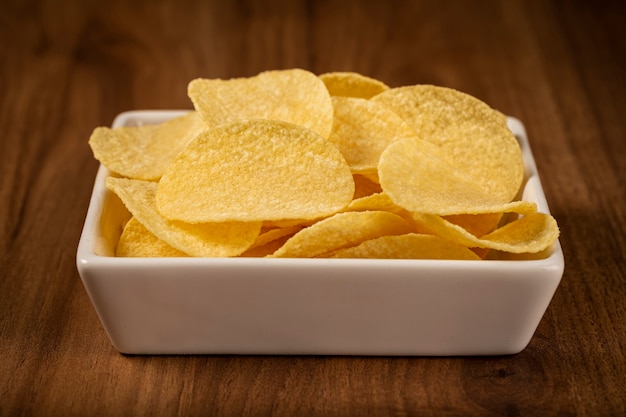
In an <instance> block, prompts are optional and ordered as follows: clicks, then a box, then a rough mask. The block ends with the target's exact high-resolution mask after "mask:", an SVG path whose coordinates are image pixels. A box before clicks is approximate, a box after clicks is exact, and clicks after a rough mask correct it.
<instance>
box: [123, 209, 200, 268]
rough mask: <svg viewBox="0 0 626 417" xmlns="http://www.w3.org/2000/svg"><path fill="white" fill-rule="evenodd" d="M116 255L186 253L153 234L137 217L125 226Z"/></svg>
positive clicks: (144, 256) (149, 256)
mask: <svg viewBox="0 0 626 417" xmlns="http://www.w3.org/2000/svg"><path fill="white" fill-rule="evenodd" d="M115 256H118V257H134V258H169V257H186V256H188V255H187V254H186V253H184V252H181V251H179V250H178V249H174V248H173V247H171V246H170V245H168V244H167V243H165V242H163V241H162V240H161V239H159V238H158V237H156V236H155V235H153V234H152V233H150V232H149V231H148V229H146V228H145V227H144V226H143V225H142V224H141V223H139V222H138V221H137V219H136V218H134V217H131V219H130V220H129V221H128V222H127V223H126V225H125V226H124V230H123V231H122V235H121V236H120V239H119V241H118V242H117V248H116V249H115Z"/></svg>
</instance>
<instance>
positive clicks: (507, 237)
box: [414, 212, 559, 253]
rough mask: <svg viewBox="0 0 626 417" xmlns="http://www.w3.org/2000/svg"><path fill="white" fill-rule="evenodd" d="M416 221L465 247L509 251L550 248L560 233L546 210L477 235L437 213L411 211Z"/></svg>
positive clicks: (537, 250) (527, 251)
mask: <svg viewBox="0 0 626 417" xmlns="http://www.w3.org/2000/svg"><path fill="white" fill-rule="evenodd" d="M414 217H415V219H416V221H417V222H418V223H419V224H420V225H422V227H424V228H425V229H427V230H430V231H431V232H432V233H433V234H436V235H438V236H441V237H443V238H445V239H448V240H451V241H454V242H457V243H459V244H462V245H464V246H467V247H476V248H487V249H495V250H499V251H503V252H511V253H535V252H540V251H543V250H545V249H547V248H549V247H551V246H552V245H553V244H554V242H555V241H556V240H557V238H558V236H559V228H558V226H557V223H556V221H555V220H554V218H553V217H552V216H550V215H549V214H545V213H538V212H535V213H528V214H525V215H524V216H522V217H520V218H519V219H517V220H514V221H512V222H510V223H507V224H505V225H504V226H502V227H499V228H497V229H496V230H494V231H493V232H491V233H489V234H486V235H484V236H482V237H477V236H474V235H472V234H471V233H469V232H468V231H467V230H465V229H463V228H462V227H461V226H458V225H455V224H453V223H450V222H449V221H447V220H445V219H443V218H442V217H440V216H437V215H432V214H418V213H414Z"/></svg>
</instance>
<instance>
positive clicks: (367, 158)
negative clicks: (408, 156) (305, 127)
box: [328, 97, 416, 173]
mask: <svg viewBox="0 0 626 417" xmlns="http://www.w3.org/2000/svg"><path fill="white" fill-rule="evenodd" d="M332 102H333V109H334V121H333V129H332V131H331V133H330V136H329V137H328V140H329V141H331V142H332V143H333V144H335V146H337V148H339V151H341V154H342V155H343V156H344V157H345V158H346V161H347V162H348V165H349V166H350V169H351V170H352V172H353V173H375V172H376V169H377V167H378V160H379V159H380V154H381V153H382V152H383V151H384V150H385V149H386V148H387V146H389V144H390V143H392V142H394V141H396V140H398V139H400V138H407V137H416V136H415V132H414V131H413V130H412V129H411V128H410V127H409V125H408V124H406V123H405V122H404V121H403V120H402V119H401V118H400V117H399V116H398V115H397V114H395V113H394V112H392V111H391V110H388V109H386V108H385V107H383V106H382V105H380V104H378V103H376V102H374V101H369V100H365V99H362V98H352V97H333V99H332Z"/></svg>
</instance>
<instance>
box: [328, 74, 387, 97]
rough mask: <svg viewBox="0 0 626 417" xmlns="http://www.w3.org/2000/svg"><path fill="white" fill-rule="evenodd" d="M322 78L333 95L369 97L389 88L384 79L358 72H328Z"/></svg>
mask: <svg viewBox="0 0 626 417" xmlns="http://www.w3.org/2000/svg"><path fill="white" fill-rule="evenodd" d="M320 79H321V80H322V81H323V82H324V84H325V85H326V88H327V89H328V92H329V93H330V95H331V96H342V97H356V98H364V99H368V98H371V97H374V96H375V95H377V94H379V93H382V92H383V91H386V90H388V89H389V86H387V84H385V83H383V82H382V81H379V80H376V79H374V78H371V77H367V76H365V75H361V74H359V73H356V72H327V73H324V74H321V75H320Z"/></svg>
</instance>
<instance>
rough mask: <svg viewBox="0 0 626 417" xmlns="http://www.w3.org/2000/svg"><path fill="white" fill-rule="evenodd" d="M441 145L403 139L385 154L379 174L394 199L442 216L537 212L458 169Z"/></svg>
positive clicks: (523, 202)
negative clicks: (505, 196) (495, 192)
mask: <svg viewBox="0 0 626 417" xmlns="http://www.w3.org/2000/svg"><path fill="white" fill-rule="evenodd" d="M454 164H455V161H454V160H452V159H448V155H447V154H445V153H444V151H443V149H442V148H440V147H439V146H437V145H435V144H432V143H430V142H427V141H425V140H421V139H415V138H409V139H400V140H397V141H395V142H394V143H392V144H391V145H389V146H388V147H387V149H385V151H384V152H383V154H382V155H381V158H380V162H379V165H378V175H379V178H380V185H381V187H382V189H383V191H384V192H385V193H386V194H388V195H389V197H390V198H391V200H392V201H393V202H394V203H396V204H397V205H399V206H400V207H403V208H405V209H406V210H409V211H411V212H419V213H430V214H440V215H450V214H481V213H499V212H528V211H535V204H534V203H530V202H525V201H514V202H508V200H504V198H503V197H502V196H501V195H497V194H492V193H491V192H489V191H488V190H487V189H485V188H483V187H481V186H480V185H479V184H477V183H476V182H474V181H473V180H472V178H470V177H467V176H466V175H464V172H463V171H459V170H458V169H456V168H457V167H456V166H455V165H454Z"/></svg>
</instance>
